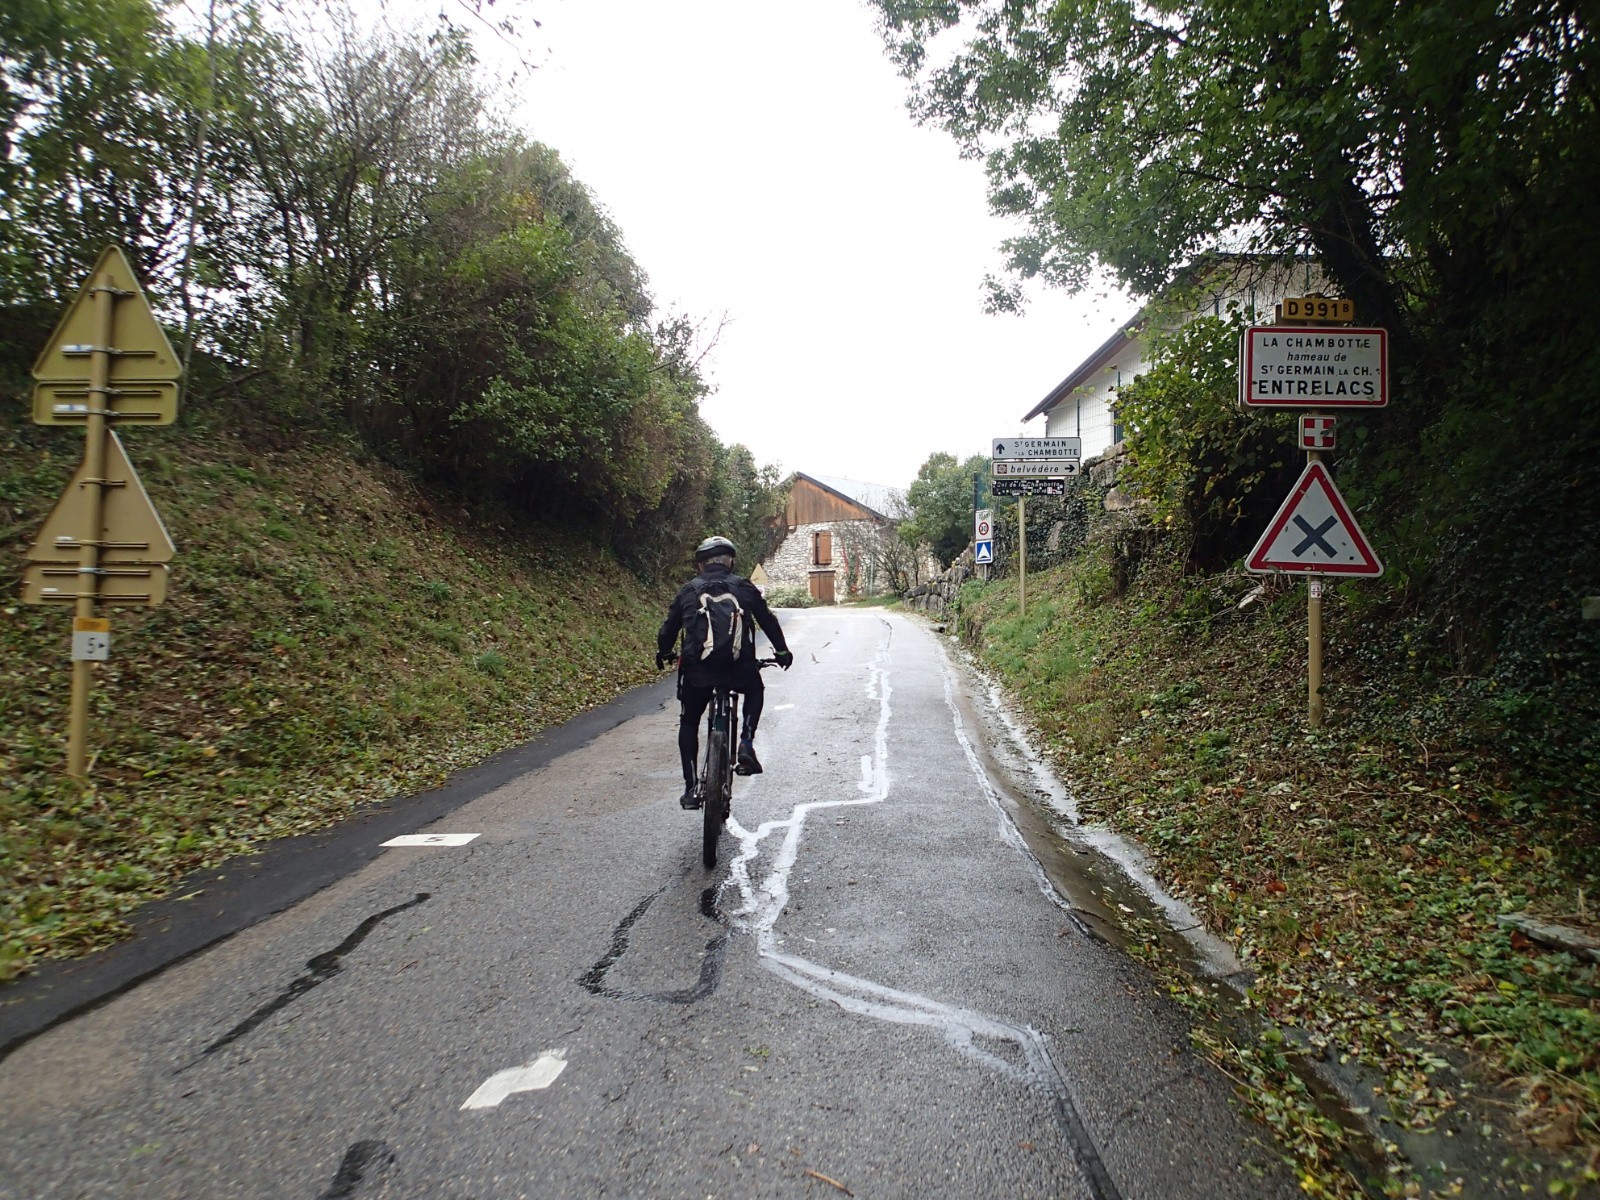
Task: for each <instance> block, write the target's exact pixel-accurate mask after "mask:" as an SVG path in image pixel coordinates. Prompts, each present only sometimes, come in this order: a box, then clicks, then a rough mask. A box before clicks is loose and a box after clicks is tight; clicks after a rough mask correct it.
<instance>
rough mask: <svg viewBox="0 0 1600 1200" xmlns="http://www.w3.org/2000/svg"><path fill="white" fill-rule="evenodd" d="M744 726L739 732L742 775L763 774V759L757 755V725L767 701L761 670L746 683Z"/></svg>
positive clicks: (740, 772)
mask: <svg viewBox="0 0 1600 1200" xmlns="http://www.w3.org/2000/svg"><path fill="white" fill-rule="evenodd" d="M742 690H743V691H744V728H743V730H741V731H740V734H739V766H738V768H737V769H738V772H739V774H741V775H759V774H761V760H760V759H759V758H757V757H756V747H755V737H756V726H757V725H759V724H760V723H761V709H762V706H763V705H764V704H765V703H766V689H765V688H764V687H763V686H762V684H761V675H760V673H759V672H757V673H755V674H753V675H752V676H751V677H750V679H749V680H748V681H747V682H746V683H745V684H744V687H743V689H742Z"/></svg>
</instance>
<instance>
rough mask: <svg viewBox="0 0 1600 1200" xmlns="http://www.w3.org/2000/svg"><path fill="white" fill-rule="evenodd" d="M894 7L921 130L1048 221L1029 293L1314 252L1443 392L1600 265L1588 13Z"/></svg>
mask: <svg viewBox="0 0 1600 1200" xmlns="http://www.w3.org/2000/svg"><path fill="white" fill-rule="evenodd" d="M876 3H877V6H878V8H879V9H880V10H881V11H882V13H883V17H884V30H885V34H886V37H887V39H888V41H889V44H890V47H891V50H892V53H893V54H894V55H895V57H896V58H897V59H898V61H899V62H900V64H901V66H902V68H903V69H904V70H905V71H906V73H907V74H908V75H909V76H910V77H912V78H913V79H914V80H915V81H916V82H917V85H918V90H917V93H916V99H915V108H916V111H917V113H918V114H919V116H920V117H921V118H922V119H923V120H925V121H929V122H932V123H936V124H939V125H942V126H944V127H945V128H946V129H947V130H949V131H950V132H951V133H952V134H953V135H954V136H955V137H956V138H957V139H958V140H959V141H960V143H961V145H962V146H963V148H964V149H965V151H966V152H967V153H969V154H971V155H974V156H979V155H981V156H983V157H985V159H986V161H987V164H988V170H989V177H990V185H991V199H992V202H993V205H994V207H995V208H996V209H997V210H998V211H999V212H1001V213H1004V214H1009V215H1015V216H1018V217H1020V218H1022V219H1023V220H1024V221H1025V222H1026V223H1027V224H1028V226H1029V227H1030V228H1029V232H1028V234H1027V235H1025V236H1023V237H1021V238H1018V239H1016V240H1015V241H1013V242H1011V243H1010V244H1009V249H1010V252H1011V261H1012V265H1013V266H1014V268H1015V269H1016V271H1017V272H1019V273H1020V274H1021V275H1022V276H1031V275H1041V276H1043V277H1045V278H1046V279H1049V280H1052V281H1055V282H1058V283H1064V284H1067V285H1069V286H1073V287H1076V286H1080V285H1081V284H1083V283H1084V282H1085V280H1086V279H1087V278H1089V276H1090V274H1091V273H1092V272H1093V271H1094V270H1095V269H1096V268H1097V267H1099V266H1102V265H1103V266H1105V267H1108V268H1110V270H1111V271H1112V272H1114V273H1115V275H1116V276H1117V277H1118V278H1119V279H1120V280H1121V281H1122V282H1123V283H1124V284H1126V285H1127V286H1128V287H1129V288H1131V289H1132V290H1134V291H1135V292H1136V293H1140V294H1145V295H1149V294H1153V293H1155V292H1157V291H1159V290H1160V289H1161V288H1162V287H1163V286H1164V285H1165V284H1167V283H1169V282H1170V281H1172V280H1173V279H1174V278H1175V277H1176V276H1177V274H1178V272H1179V269H1180V268H1181V267H1182V266H1183V264H1184V263H1186V262H1188V261H1190V260H1192V259H1193V258H1194V257H1195V256H1196V255H1198V254H1200V253H1201V252H1203V251H1205V250H1207V249H1217V248H1222V249H1227V248H1235V249H1247V250H1251V251H1255V252H1264V253H1277V254H1286V253H1298V252H1304V251H1310V252H1314V253H1315V255H1316V257H1317V258H1318V259H1319V260H1320V262H1321V263H1322V265H1323V267H1324V269H1325V270H1326V271H1327V272H1328V274H1329V275H1330V276H1331V277H1332V278H1333V279H1334V280H1335V281H1336V282H1337V283H1338V285H1339V286H1340V287H1341V288H1342V289H1343V293H1344V294H1345V295H1346V296H1349V297H1351V298H1352V299H1353V300H1354V301H1355V303H1356V309H1357V312H1358V313H1359V315H1360V317H1361V319H1362V320H1363V321H1364V322H1367V323H1370V324H1376V325H1382V326H1385V327H1387V328H1389V329H1390V331H1391V334H1392V336H1393V339H1394V343H1395V344H1394V350H1395V352H1396V356H1397V357H1398V358H1399V359H1400V360H1402V362H1406V363H1411V364H1412V365H1414V366H1416V367H1419V368H1421V369H1420V370H1419V371H1418V377H1419V378H1422V377H1423V376H1424V375H1425V374H1426V372H1427V368H1428V367H1429V366H1430V365H1432V364H1430V363H1429V362H1427V361H1426V360H1430V359H1431V360H1433V361H1434V363H1437V362H1439V361H1441V360H1444V359H1448V358H1450V357H1451V356H1452V355H1453V354H1455V353H1456V352H1457V351H1458V350H1459V349H1460V348H1461V347H1462V346H1463V345H1464V344H1466V343H1465V342H1464V340H1463V339H1462V337H1461V334H1462V333H1463V332H1464V330H1465V328H1466V327H1469V326H1474V327H1475V326H1477V325H1478V324H1479V323H1480V319H1481V316H1482V314H1483V310H1484V309H1485V308H1487V307H1488V306H1490V305H1492V304H1497V305H1500V306H1505V305H1506V303H1507V300H1508V299H1509V297H1510V296H1512V295H1516V296H1518V297H1519V298H1522V299H1525V300H1527V301H1532V302H1534V303H1536V304H1537V305H1538V308H1539V309H1540V311H1541V313H1544V312H1549V311H1550V310H1549V309H1548V308H1547V307H1546V305H1545V304H1539V303H1538V291H1537V287H1550V286H1553V285H1556V283H1557V280H1559V279H1560V278H1561V277H1562V275H1563V263H1571V262H1572V261H1586V262H1594V261H1595V257H1596V251H1597V248H1600V225H1597V223H1595V222H1594V221H1592V220H1590V219H1589V218H1588V217H1587V216H1585V215H1584V213H1585V211H1586V208H1587V206H1588V205H1589V197H1591V196H1593V195H1594V189H1595V186H1596V184H1597V183H1600V129H1597V127H1596V91H1595V87H1596V85H1595V80H1596V78H1597V77H1600V42H1597V39H1596V38H1595V36H1594V30H1593V28H1592V26H1591V23H1590V22H1591V19H1592V16H1591V10H1588V9H1586V8H1585V6H1583V5H1581V4H1579V3H1578V2H1577V0H1530V2H1528V3H1519V4H1499V3H1495V0H1462V2H1461V3H1452V4H1450V5H1449V6H1448V8H1446V7H1441V6H1440V5H1437V4H1396V3H1395V2H1394V0H1346V2H1344V3H1333V2H1332V0H1317V2H1314V3H1307V4H1271V3H1245V4H1239V3H1232V2H1229V0H948V2H946V3H939V4H928V3H926V2H925V0H876ZM961 39H965V43H964V45H961V46H960V47H959V49H956V50H954V51H953V52H951V53H946V52H945V47H944V45H943V43H944V42H945V41H949V40H958V41H959V40H961ZM935 42H939V43H940V45H939V46H938V47H937V48H935V47H934V45H933V44H934V43H935ZM934 64H939V65H934ZM1530 275H1531V276H1532V277H1533V278H1536V279H1537V280H1538V281H1539V282H1538V284H1537V287H1535V286H1530V283H1532V280H1531V279H1530ZM1579 286H1580V287H1581V288H1583V289H1584V291H1585V295H1586V298H1587V297H1589V296H1591V295H1592V291H1591V289H1595V288H1596V286H1597V285H1596V284H1595V282H1594V280H1593V279H1590V280H1588V281H1587V282H1585V283H1583V284H1581V285H1579ZM1419 298H1420V299H1422V300H1424V301H1425V302H1426V303H1424V304H1423V305H1422V306H1420V307H1419V305H1418V303H1417V302H1418V300H1419ZM1567 299H1570V296H1569V297H1567ZM1510 307H1515V304H1513V305H1511V306H1510ZM1513 321H1514V323H1515V324H1516V325H1517V326H1518V328H1519V331H1524V332H1525V331H1527V330H1529V329H1532V328H1535V327H1536V325H1537V322H1536V321H1524V320H1522V319H1520V314H1517V315H1513ZM1474 331H1475V332H1476V331H1477V330H1474ZM1470 340H1471V339H1467V341H1470ZM1590 344H1591V345H1592V339H1591V342H1590ZM1587 355H1588V350H1587V349H1586V350H1584V351H1572V350H1567V351H1566V353H1565V354H1564V355H1563V357H1564V358H1565V359H1566V360H1567V361H1568V362H1569V363H1570V362H1572V361H1573V360H1574V359H1575V358H1577V357H1581V358H1583V359H1585V360H1587Z"/></svg>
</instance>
